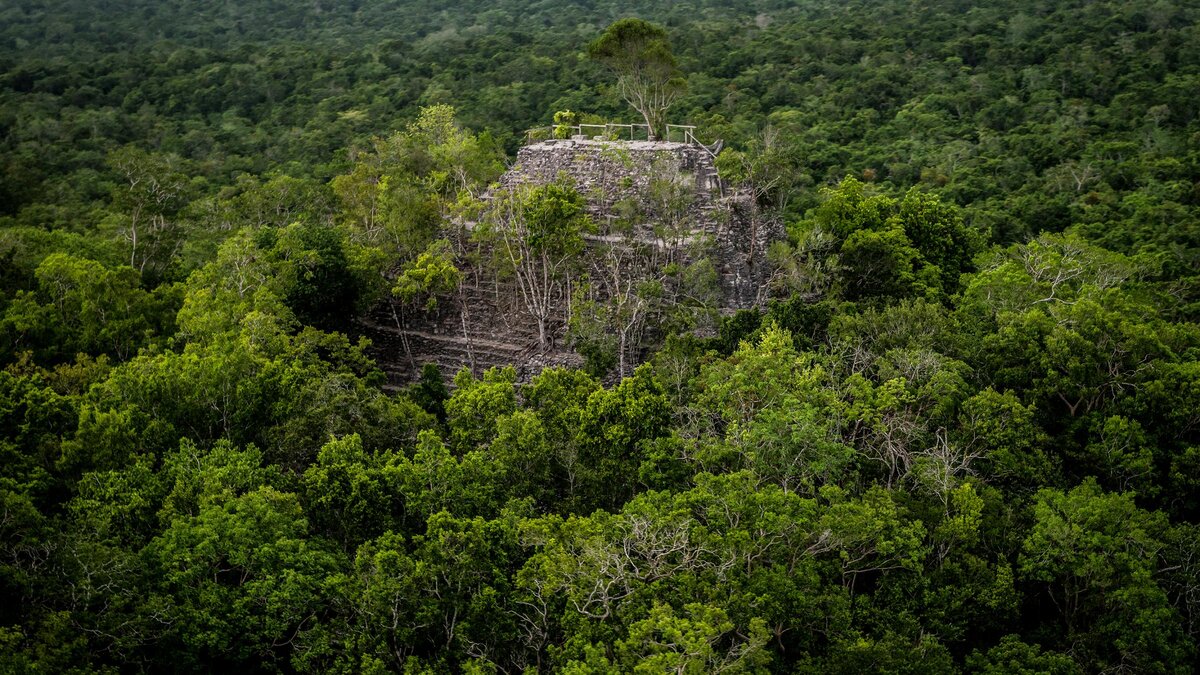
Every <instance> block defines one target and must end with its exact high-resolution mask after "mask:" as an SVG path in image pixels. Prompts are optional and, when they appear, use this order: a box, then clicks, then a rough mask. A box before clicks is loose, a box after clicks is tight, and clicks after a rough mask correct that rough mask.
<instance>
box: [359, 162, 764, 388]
mask: <svg viewBox="0 0 1200 675" xmlns="http://www.w3.org/2000/svg"><path fill="white" fill-rule="evenodd" d="M667 174H669V175H671V176H673V177H675V178H676V180H678V181H681V182H683V183H684V184H686V185H687V186H690V188H691V189H690V191H689V192H690V193H691V194H690V195H688V196H689V199H688V200H687V202H686V206H685V208H686V213H684V214H683V216H682V217H683V220H684V221H685V222H686V224H687V225H686V226H687V229H688V233H689V237H694V238H703V240H704V241H707V242H709V243H710V248H709V250H710V257H711V258H712V260H713V262H714V265H715V267H716V270H717V272H718V274H719V279H720V289H721V305H722V309H723V310H724V311H728V312H732V311H734V310H737V309H743V308H748V307H752V306H755V305H759V304H762V303H763V302H765V300H766V282H767V279H768V277H769V273H770V270H769V268H768V264H767V260H766V250H767V247H768V246H769V245H770V243H771V242H773V241H775V240H777V239H778V238H780V237H782V236H783V230H782V227H781V226H780V224H779V223H777V222H773V221H771V220H769V219H765V218H762V217H760V214H758V213H756V211H755V207H754V203H753V201H752V200H751V199H749V198H748V197H746V196H745V195H741V194H736V193H732V192H731V191H729V190H728V189H726V187H725V186H724V185H723V184H722V182H721V180H720V178H719V176H718V175H717V170H716V167H715V165H714V163H713V158H712V155H711V154H709V152H708V151H707V150H705V149H704V148H703V147H700V146H697V145H692V144H686V143H666V142H649V141H581V140H552V141H545V142H542V143H537V144H533V145H529V146H526V147H524V148H522V149H521V151H520V152H519V153H518V156H517V161H516V163H515V164H514V165H513V167H512V168H511V169H510V170H509V171H508V172H507V173H505V174H504V176H503V177H502V178H501V180H500V185H499V187H498V188H497V189H498V190H511V189H516V188H518V187H519V186H522V185H528V184H537V185H540V184H546V183H549V182H552V181H555V180H559V179H560V178H561V179H565V180H568V181H570V182H571V183H572V184H574V186H575V188H576V189H577V190H578V191H579V192H580V193H581V194H582V195H583V196H584V197H585V199H586V200H587V204H588V207H587V208H588V211H589V213H590V215H591V216H592V218H593V219H594V220H595V221H596V222H597V223H601V224H603V223H604V222H605V221H606V219H610V218H613V217H615V212H616V210H617V209H618V205H619V204H621V203H622V202H626V201H629V200H641V199H645V198H646V195H647V194H648V191H649V190H650V189H651V184H652V183H653V182H654V179H655V178H656V177H659V178H661V177H662V176H663V175H667ZM602 229H604V228H603V227H602ZM654 230H655V225H654V223H645V224H643V225H642V226H640V227H639V229H636V230H634V231H633V232H628V233H626V234H624V235H621V236H619V237H615V236H603V235H600V236H592V237H589V239H590V240H591V241H590V242H589V246H590V247H592V249H593V253H597V254H598V253H599V247H604V246H621V245H623V244H625V243H628V240H630V239H632V240H635V241H636V242H638V243H642V244H651V245H657V246H663V245H664V242H663V240H662V239H661V238H659V237H658V235H656V233H655V231H654ZM593 257H597V256H593ZM464 271H465V272H466V273H467V281H466V283H464V285H463V289H462V292H461V293H460V294H459V295H458V297H455V298H447V299H445V300H443V301H442V302H441V303H440V305H439V309H438V311H436V312H434V313H425V314H418V315H415V316H414V315H413V313H412V312H411V311H409V312H408V313H407V315H406V313H405V312H404V311H402V310H403V308H401V307H399V306H398V305H396V304H394V303H393V302H388V301H385V302H382V303H380V305H378V306H377V307H375V308H374V309H373V311H372V312H371V313H370V314H369V315H368V316H366V317H363V319H362V320H361V322H360V323H361V326H362V329H363V332H364V334H366V335H367V336H368V337H370V338H371V339H372V341H373V342H374V345H375V347H374V355H375V357H376V359H377V360H378V361H379V363H380V364H381V366H382V367H384V368H385V370H386V371H387V372H388V375H389V380H390V382H391V383H392V384H393V385H394V386H399V385H401V384H403V383H405V382H408V381H411V380H412V379H413V378H414V377H415V375H416V374H417V373H419V372H420V366H421V365H422V364H424V363H427V362H434V363H437V364H438V365H439V366H440V367H441V368H442V372H443V373H444V374H446V375H447V376H449V375H452V374H453V373H454V372H456V371H457V370H458V369H459V368H461V367H462V366H464V365H465V366H467V367H469V368H471V369H472V370H473V371H475V372H476V373H480V372H482V371H483V370H484V369H486V368H488V367H491V366H497V365H509V364H511V365H514V366H516V367H517V368H518V371H519V375H520V376H521V377H522V378H527V377H529V376H531V375H533V374H535V373H536V372H537V371H538V370H540V369H541V368H542V367H545V366H549V365H579V364H580V363H581V362H582V359H581V358H580V357H579V356H578V355H577V354H575V353H574V352H572V351H571V350H570V349H569V348H568V346H567V345H566V344H565V343H566V340H565V335H566V325H567V320H568V316H569V307H567V306H566V305H565V303H564V304H563V305H562V306H561V307H557V306H556V308H555V310H556V313H555V316H554V317H552V320H551V321H550V325H549V334H550V335H551V340H550V341H549V344H547V345H544V346H539V344H538V339H537V328H536V324H535V323H534V321H533V320H532V319H531V318H528V317H527V316H525V315H524V314H523V312H522V310H521V307H520V304H519V302H517V301H516V294H515V292H514V289H513V288H511V287H508V286H507V285H506V284H505V283H504V282H503V281H501V282H497V281H496V280H495V279H494V278H491V277H490V276H489V275H487V274H485V273H483V271H482V270H480V269H475V268H471V267H470V266H469V265H467V266H466V269H465V270H464ZM564 299H565V298H564Z"/></svg>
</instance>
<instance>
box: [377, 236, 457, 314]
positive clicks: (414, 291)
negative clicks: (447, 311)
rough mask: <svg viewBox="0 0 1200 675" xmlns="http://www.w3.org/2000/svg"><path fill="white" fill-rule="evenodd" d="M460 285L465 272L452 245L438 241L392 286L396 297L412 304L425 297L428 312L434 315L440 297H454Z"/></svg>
mask: <svg viewBox="0 0 1200 675" xmlns="http://www.w3.org/2000/svg"><path fill="white" fill-rule="evenodd" d="M460 283H462V272H460V271H459V269H458V268H457V267H455V266H454V251H453V248H451V244H450V242H449V241H448V240H446V239H437V240H435V241H433V242H431V243H430V244H429V246H428V247H427V248H426V249H425V250H424V251H422V252H421V253H420V254H419V255H418V256H417V257H416V259H415V260H412V261H409V262H408V263H406V264H405V265H404V267H403V268H401V270H400V274H399V275H398V276H397V277H396V281H395V282H394V283H393V285H392V295H395V296H396V297H398V298H400V299H401V300H403V301H404V302H408V303H411V302H414V301H416V300H417V299H419V298H421V297H424V298H425V303H424V308H425V310H426V311H432V310H434V309H437V300H438V296H439V295H446V294H449V293H452V292H453V291H455V290H457V289H458V285H459V284H460Z"/></svg>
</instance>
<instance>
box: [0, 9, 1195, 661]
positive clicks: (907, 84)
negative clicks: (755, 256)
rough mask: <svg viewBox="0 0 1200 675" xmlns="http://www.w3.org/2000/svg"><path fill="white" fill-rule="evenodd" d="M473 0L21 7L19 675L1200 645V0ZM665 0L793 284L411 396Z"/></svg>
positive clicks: (931, 655) (694, 111)
mask: <svg viewBox="0 0 1200 675" xmlns="http://www.w3.org/2000/svg"><path fill="white" fill-rule="evenodd" d="M443 4H444V3H440V2H426V1H418V0H413V1H409V0H391V1H385V0H378V1H372V0H356V1H353V2H333V1H332V0H314V1H313V2H306V3H302V4H299V3H298V4H292V3H285V2H280V1H278V0H244V1H243V2H239V3H205V2H196V1H195V0H173V1H171V2H160V1H153V0H106V1H104V2H97V1H94V0H93V1H88V2H85V1H83V0H55V1H51V0H10V1H9V2H5V3H4V4H3V5H2V6H0V73H2V75H0V366H2V367H3V370H2V371H0V670H4V671H6V672H126V671H132V672H160V671H172V672H175V671H178V672H209V671H215V670H227V669H228V670H238V671H241V672H309V671H312V672H363V671H371V672H387V671H406V672H425V671H430V672H463V671H470V672H506V673H512V672H522V671H527V670H529V669H533V670H537V671H560V670H561V671H568V672H579V673H584V672H629V671H634V670H639V669H640V670H641V671H642V672H661V671H664V670H674V671H676V672H846V673H861V672H914V673H916V672H919V673H928V672H958V671H969V672H995V673H1000V672H1053V673H1074V672H1179V673H1184V672H1193V671H1194V670H1196V669H1197V668H1198V667H1200V661H1197V659H1198V658H1200V657H1198V650H1197V638H1198V636H1200V527H1198V526H1197V517H1198V516H1200V429H1198V427H1200V361H1198V359H1197V356H1198V354H1200V351H1198V349H1200V327H1198V326H1197V325H1196V323H1195V321H1196V318H1197V312H1198V311H1200V307H1198V305H1197V300H1198V299H1200V288H1198V286H1197V281H1198V277H1197V274H1198V272H1200V270H1198V263H1200V258H1198V252H1200V119H1198V112H1200V28H1198V25H1197V18H1198V17H1200V5H1197V4H1196V3H1195V2H1190V1H1183V0H1180V1H1174V2H1169V1H1166V0H1158V1H1157V2H1153V3H1120V2H1112V1H1108V0H1099V1H1095V2H1082V1H1068V2H1049V1H1047V0H997V1H996V2H991V3H987V4H986V5H983V6H975V5H973V4H972V3H967V2H951V1H945V0H936V1H933V2H899V1H897V2H880V1H856V2H824V1H813V2H803V3H789V2H778V1H763V2H739V3H733V2H721V1H712V2H708V1H694V2H686V3H672V2H653V1H642V2H634V3H623V4H621V5H620V6H619V7H618V5H617V4H616V3H610V2H604V1H597V2H570V1H566V2H556V3H538V2H533V1H532V0H528V1H526V0H520V1H518V0H492V1H490V2H486V3H484V2H462V3H457V7H456V8H454V9H446V8H444V7H443ZM626 15H637V16H640V17H642V18H645V19H648V20H651V21H654V22H656V23H658V24H661V25H662V26H664V27H665V28H666V30H667V33H668V35H669V37H670V42H671V46H672V48H673V51H674V54H675V55H676V57H677V60H678V65H679V68H680V71H681V73H682V74H683V77H684V78H685V80H686V92H685V93H684V94H683V96H682V97H681V98H680V100H679V101H678V102H677V103H676V105H675V106H674V107H673V108H672V111H671V114H670V116H671V118H672V119H674V120H676V121H681V122H688V123H692V124H696V125H698V126H699V128H700V129H701V130H703V133H704V134H706V135H707V136H706V137H705V139H704V140H706V141H711V140H715V139H716V138H721V139H724V140H725V142H726V144H727V148H728V149H727V150H725V152H724V153H722V156H721V158H720V159H719V160H718V161H719V164H720V165H721V167H722V169H723V170H724V172H725V175H726V177H727V179H728V180H729V181H730V182H731V183H732V184H734V185H736V186H738V187H741V188H745V189H748V190H751V191H752V192H753V194H754V196H755V199H756V200H757V202H758V204H759V206H760V207H761V208H762V209H763V210H764V212H767V213H770V214H772V215H773V216H774V217H778V218H779V219H781V220H782V221H783V222H784V223H785V224H786V228H787V232H788V238H787V241H786V242H781V243H780V244H779V245H778V246H776V247H775V248H774V249H773V251H772V260H773V262H774V263H775V264H776V266H777V271H778V272H777V274H776V277H775V281H774V284H773V286H772V292H773V295H774V299H773V301H772V302H771V304H770V306H769V307H768V308H765V309H764V311H763V312H747V313H741V314H738V315H735V316H733V317H728V318H726V319H725V320H723V321H722V322H721V324H720V326H719V331H718V332H717V335H716V336H715V337H710V338H700V337H696V336H695V335H694V334H692V333H690V332H689V331H688V330H686V325H682V326H681V330H679V331H678V332H676V333H675V334H666V333H664V334H662V335H658V336H654V338H655V339H654V341H653V343H647V344H646V345H645V346H644V347H645V348H644V351H645V353H644V356H645V358H646V360H647V363H646V364H645V365H643V366H642V367H640V368H638V369H637V370H636V371H634V372H633V373H632V374H630V375H629V376H628V377H625V378H623V379H620V380H619V381H613V382H610V383H609V384H607V385H606V384H604V382H605V380H604V378H603V376H604V375H605V373H604V372H603V368H602V367H601V368H597V369H593V370H594V372H584V371H572V370H550V371H547V372H545V373H543V374H542V375H540V376H539V377H537V378H535V379H534V380H533V381H532V382H529V383H517V382H515V376H514V372H513V371H512V370H510V369H499V370H493V371H490V372H488V373H486V374H481V375H480V376H479V377H476V376H473V375H472V374H470V373H462V374H459V375H458V376H457V377H456V378H455V382H454V386H453V387H452V388H449V389H448V388H447V387H446V386H445V385H444V384H443V382H442V379H441V377H440V376H439V375H438V374H436V373H427V376H426V377H425V378H423V379H422V381H421V382H419V383H417V384H415V385H413V386H412V387H410V388H408V389H407V390H405V391H403V392H400V393H395V394H392V393H384V391H383V389H382V388H381V384H382V377H381V374H380V372H379V370H378V369H377V367H376V365H375V364H374V363H373V362H372V361H371V360H370V359H369V358H368V357H367V356H366V355H365V353H364V349H365V345H364V344H363V343H361V342H360V341H359V340H358V339H357V338H356V337H355V332H354V323H353V320H354V317H355V316H357V315H358V314H359V313H361V312H362V311H364V310H365V309H366V308H367V307H369V306H370V305H371V304H372V303H373V302H375V301H377V300H378V299H379V298H381V297H383V295H385V294H387V293H390V292H392V290H393V288H392V279H391V278H390V277H389V276H387V275H386V274H385V272H388V271H389V270H394V269H397V268H400V269H405V270H407V271H409V272H412V274H410V275H408V277H407V278H418V279H424V280H425V283H426V285H425V286H423V287H421V288H419V289H418V290H419V291H420V292H422V293H426V294H431V295H436V291H437V288H438V285H439V283H440V281H441V280H444V278H448V277H446V276H445V275H441V276H439V274H438V273H435V272H436V269H437V268H436V266H431V265H430V264H429V262H430V260H431V259H437V254H438V253H439V251H442V250H443V249H442V248H439V244H438V242H439V241H441V240H440V239H439V234H440V227H441V226H442V225H443V224H444V223H446V222H448V218H449V217H450V216H452V215H453V214H454V213H456V212H457V211H458V210H459V209H462V208H467V206H464V205H465V204H466V205H468V206H469V202H470V201H471V199H473V198H474V197H477V196H479V195H480V194H481V193H482V192H483V191H484V190H485V189H486V187H487V186H488V185H489V184H490V183H491V181H493V180H495V178H496V177H497V176H498V175H499V173H500V172H501V171H502V170H503V168H504V162H505V158H506V157H512V156H513V154H514V153H515V151H516V149H517V147H518V146H519V144H520V142H521V138H522V134H523V132H524V130H525V129H527V128H530V127H534V126H539V125H546V124H549V121H550V119H551V118H552V116H553V114H554V113H555V112H558V111H564V110H571V111H577V112H581V113H586V114H587V115H591V116H594V119H601V120H613V121H632V119H634V113H633V112H632V111H631V110H628V109H627V108H626V107H625V106H624V104H623V103H621V102H620V100H619V98H618V97H617V96H616V95H615V93H614V92H613V90H612V81H611V77H610V75H609V74H608V73H607V72H606V71H605V70H604V69H603V68H602V66H601V65H600V64H598V63H596V62H594V61H593V60H591V59H589V58H587V46H588V44H589V43H590V42H592V41H593V40H595V39H596V38H597V37H598V36H599V35H600V34H601V33H602V31H603V30H604V28H605V27H606V26H607V25H609V23H611V22H612V21H614V20H616V19H619V18H621V17H623V16H626ZM574 199H575V197H572V196H570V195H567V196H564V197H562V200H563V203H566V204H570V203H572V202H573V200H574ZM422 256H425V257H424V258H423V257H422ZM431 256H433V257H432V258H431ZM431 270H433V271H431ZM422 275H424V276H422ZM450 277H452V275H450ZM422 297H424V296H422ZM673 309H674V308H673V307H668V306H665V305H664V306H658V307H657V309H655V311H656V312H659V316H662V317H675V316H676V315H675V314H673V313H672V310H673Z"/></svg>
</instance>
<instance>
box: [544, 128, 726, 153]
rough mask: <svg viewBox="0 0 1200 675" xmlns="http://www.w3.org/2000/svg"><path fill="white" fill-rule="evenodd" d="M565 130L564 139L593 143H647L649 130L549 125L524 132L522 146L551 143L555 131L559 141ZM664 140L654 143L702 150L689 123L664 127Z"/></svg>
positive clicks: (702, 145)
mask: <svg viewBox="0 0 1200 675" xmlns="http://www.w3.org/2000/svg"><path fill="white" fill-rule="evenodd" d="M563 130H565V131H566V132H567V133H566V135H565V137H566V138H568V139H581V138H582V139H586V140H597V141H648V140H650V127H649V126H648V125H645V124H617V123H613V122H609V123H607V124H562V125H550V126H545V127H534V128H533V129H529V130H528V131H526V132H525V144H526V145H529V144H531V143H539V142H541V141H546V140H551V139H553V138H555V137H556V136H555V132H556V131H558V132H559V133H558V137H559V138H562V137H563V133H562V131H563ZM664 136H665V137H664V138H660V139H658V140H661V141H667V142H672V143H689V144H692V145H699V146H700V147H703V148H706V149H707V146H705V145H704V144H703V143H701V142H700V140H699V139H698V138H696V127H695V126H694V125H690V124H668V125H666V134H665V135H664Z"/></svg>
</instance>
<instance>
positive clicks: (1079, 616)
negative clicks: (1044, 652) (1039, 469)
mask: <svg viewBox="0 0 1200 675" xmlns="http://www.w3.org/2000/svg"><path fill="white" fill-rule="evenodd" d="M1033 515H1034V519H1035V521H1034V524H1033V527H1032V528H1031V530H1030V532H1029V535H1028V536H1027V537H1026V539H1025V543H1024V547H1023V550H1022V553H1021V557H1020V570H1021V573H1022V575H1023V576H1024V577H1026V578H1027V579H1031V580H1034V581H1040V582H1043V583H1045V584H1046V593H1047V595H1048V597H1049V598H1050V599H1051V600H1052V601H1053V603H1054V605H1055V607H1056V609H1057V610H1058V612H1059V613H1060V614H1061V616H1062V618H1063V620H1064V622H1065V624H1066V636H1067V639H1068V640H1080V641H1082V643H1083V644H1082V645H1080V646H1082V647H1083V649H1085V650H1086V651H1085V652H1084V654H1085V657H1084V658H1085V660H1086V662H1091V663H1094V664H1097V665H1103V664H1107V663H1113V662H1118V661H1119V662H1127V663H1128V662H1132V663H1137V664H1139V667H1142V668H1146V669H1163V668H1164V667H1165V666H1166V664H1170V663H1173V662H1176V660H1177V659H1178V658H1179V656H1180V655H1181V654H1183V653H1187V652H1188V651H1189V650H1190V646H1189V645H1187V644H1186V643H1185V642H1184V641H1183V636H1182V634H1181V632H1180V631H1179V629H1178V623H1177V621H1176V620H1175V619H1174V618H1173V614H1174V612H1173V610H1172V609H1171V607H1170V606H1169V604H1168V601H1167V596H1166V594H1165V593H1164V592H1163V590H1162V589H1161V587H1160V586H1159V585H1158V584H1157V583H1156V581H1155V580H1154V578H1153V571H1154V569H1155V567H1156V560H1157V554H1158V552H1159V551H1160V550H1161V549H1162V548H1163V545H1164V544H1163V539H1162V538H1163V535H1164V533H1165V530H1166V519H1165V518H1164V517H1163V515H1162V514H1161V513H1151V512H1146V511H1143V510H1141V509H1139V508H1138V507H1137V506H1136V505H1135V504H1134V502H1133V499H1132V498H1131V497H1130V496H1129V495H1123V494H1114V493H1105V492H1103V491H1102V490H1100V488H1099V487H1098V486H1097V485H1096V483H1095V481H1087V482H1085V483H1084V484H1083V485H1081V486H1079V487H1077V488H1075V489H1073V490H1071V491H1070V492H1069V493H1065V494H1064V493H1062V492H1059V491H1056V490H1042V491H1040V492H1039V493H1038V495H1037V500H1036V502H1035V503H1034V505H1033Z"/></svg>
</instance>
